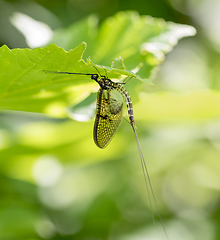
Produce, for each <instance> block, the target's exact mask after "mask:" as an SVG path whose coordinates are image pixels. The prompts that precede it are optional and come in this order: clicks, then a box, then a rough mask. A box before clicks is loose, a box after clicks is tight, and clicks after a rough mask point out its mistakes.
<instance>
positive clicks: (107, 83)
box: [45, 67, 169, 239]
mask: <svg viewBox="0 0 220 240" xmlns="http://www.w3.org/2000/svg"><path fill="white" fill-rule="evenodd" d="M94 68H95V67H94ZM95 69H96V68H95ZM96 70H97V72H98V73H99V71H98V69H96ZM45 72H48V73H59V74H77V75H89V76H90V77H91V79H92V80H95V81H96V82H97V83H98V84H99V86H100V89H99V91H98V96H97V109H96V118H95V124H94V130H93V138H94V142H95V144H96V145H97V146H98V147H99V148H105V147H106V146H107V145H108V144H109V143H110V141H111V140H112V138H113V137H114V135H115V133H116V132H117V130H118V128H119V126H120V124H121V121H122V118H123V97H124V99H125V102H126V104H127V109H128V115H129V121H130V125H131V127H132V129H133V131H134V134H135V138H136V141H137V146H138V151H139V156H140V159H141V166H142V170H143V173H144V179H145V184H146V188H147V192H148V196H149V201H150V205H151V210H152V203H151V197H150V193H151V195H152V197H153V202H154V203H155V205H156V209H157V213H158V216H159V218H160V221H161V224H162V226H163V229H164V232H165V234H166V237H167V239H169V238H168V235H167V233H166V229H165V226H164V223H163V220H162V218H161V215H160V212H159V208H158V205H157V201H156V198H155V195H154V191H153V187H152V184H151V181H150V176H149V173H148V170H147V165H146V162H145V160H144V156H143V153H142V150H141V146H140V142H139V139H138V136H137V133H136V130H135V128H136V125H135V121H134V117H133V106H132V102H131V98H130V96H129V94H128V92H127V91H126V90H125V89H124V87H123V84H124V83H116V82H113V81H112V80H111V79H109V78H108V77H107V75H106V76H102V75H101V74H100V73H99V74H95V73H94V74H93V73H88V74H87V73H71V72H51V71H45ZM152 217H153V214H152ZM153 219H154V217H153Z"/></svg>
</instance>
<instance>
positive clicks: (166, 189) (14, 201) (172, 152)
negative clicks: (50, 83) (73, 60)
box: [0, 0, 220, 240]
mask: <svg viewBox="0 0 220 240" xmlns="http://www.w3.org/2000/svg"><path fill="white" fill-rule="evenodd" d="M122 10H136V11H138V12H139V13H140V14H142V15H151V16H153V17H159V18H163V19H165V20H166V21H173V22H176V23H183V24H189V25H192V26H194V27H195V28H196V29H197V35H196V36H195V37H191V38H186V39H183V40H181V41H180V42H179V44H178V45H177V46H176V47H175V48H174V50H173V51H172V52H171V53H169V54H168V55H167V57H166V60H165V61H164V62H163V64H162V65H161V68H160V71H159V72H158V74H157V76H156V78H155V79H154V84H155V87H154V88H150V87H149V86H147V85H144V84H142V85H141V87H140V86H139V88H138V89H137V90H136V94H137V95H138V97H139V98H138V97H137V96H133V98H132V99H134V102H135V104H134V114H135V109H137V110H136V113H137V114H136V115H135V117H136V125H137V127H138V128H137V132H138V135H139V138H140V142H141V145H142V149H143V155H144V156H145V159H146V162H147V165H148V169H149V172H150V176H151V181H152V185H153V188H154V192H155V195H156V199H157V202H158V205H159V209H160V213H161V215H162V218H163V220H164V223H165V226H166V229H167V232H168V235H169V238H170V240H172V239H175V240H183V239H184V240H185V239H187V240H197V239H198V240H207V239H208V240H212V239H213V240H218V239H220V227H219V226H220V216H219V213H220V204H219V188H220V174H219V173H220V122H219V116H220V108H219V107H218V99H219V98H218V94H219V88H220V67H219V63H220V57H219V53H220V40H219V39H220V15H219V12H220V2H219V1H218V0H211V1H210V0H136V1H132V0H126V1H125V0H102V1H101V0H68V1H67V0H53V1H48V0H39V1H16V0H9V1H2V0H1V1H0V43H1V45H2V44H6V45H7V46H8V47H10V48H23V47H31V48H34V47H38V46H43V45H45V44H47V42H43V41H42V39H41V38H38V37H39V36H40V34H41V33H40V32H39V33H38V32H36V36H35V38H36V41H33V39H28V38H27V37H26V38H25V36H27V35H28V34H27V32H28V31H31V30H30V29H29V30H26V31H27V32H26V33H23V34H22V32H21V29H20V31H19V26H20V25H19V24H18V22H19V21H16V20H18V17H19V16H23V17H26V18H27V17H30V18H31V19H32V20H33V19H34V20H36V21H40V22H42V23H45V24H47V28H48V29H49V30H48V31H47V32H46V33H45V34H44V37H45V35H46V34H48V38H46V37H45V38H46V39H47V41H49V39H50V37H51V35H52V34H53V31H55V36H56V34H58V35H59V31H60V32H62V30H63V29H65V28H67V27H68V26H70V25H71V24H72V23H74V22H77V21H80V20H83V19H84V18H85V17H88V16H89V15H90V14H97V16H98V17H99V19H100V22H102V21H104V20H105V19H106V18H107V17H109V16H112V15H113V14H115V13H116V12H118V11H122ZM22 14H25V15H22ZM20 19H21V18H20ZM29 20H30V19H29ZM30 21H31V20H30ZM79 26H80V24H79ZM50 34H51V35H50ZM90 34H93V33H90ZM45 38H43V39H45ZM79 43H80V42H79ZM79 43H78V42H76V46H77V45H78V44H79ZM58 45H59V44H58ZM66 50H68V49H66ZM112 60H113V59H111V60H109V64H110V63H111V61H112ZM129 84H130V82H129V83H128V84H127V85H126V88H127V89H129ZM130 88H131V87H130ZM140 90H141V92H140ZM145 93H147V95H146V94H145ZM148 96H150V98H148ZM131 97H132V95H131ZM145 107H146V108H145ZM213 109H214V110H213ZM92 131H93V120H91V121H88V122H77V121H73V120H69V119H61V118H60V119H59V118H50V117H47V116H45V115H41V114H33V113H32V114H30V113H22V112H12V111H7V112H1V113H0V196H1V197H0V239H3V240H8V239H10V240H17V239H22V240H23V239H30V240H37V239H76V240H81V239H83V240H101V239H108V240H113V239H114V240H117V239H118V240H127V239H128V240H130V239H132V240H133V239H135V240H141V239H149V240H156V239H166V237H165V235H164V232H163V229H162V228H161V224H160V222H159V220H158V219H157V213H156V210H155V209H154V208H153V212H154V215H155V216H156V220H155V221H156V223H157V224H156V225H155V224H154V223H153V221H152V217H151V210H150V206H149V200H148V196H147V193H146V189H145V185H144V178H143V173H142V170H141V165H140V160H139V155H138V149H137V146H136V142H135V138H134V134H133V132H132V129H131V128H130V126H129V125H128V124H127V123H126V121H123V122H122V124H121V127H120V129H119V131H118V132H117V134H116V135H115V137H114V139H113V140H112V142H111V144H110V145H109V146H108V147H107V148H106V149H104V150H101V149H98V148H97V147H96V146H95V145H94V143H93V139H92Z"/></svg>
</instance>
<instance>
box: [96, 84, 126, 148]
mask: <svg viewBox="0 0 220 240" xmlns="http://www.w3.org/2000/svg"><path fill="white" fill-rule="evenodd" d="M122 117H123V98H122V95H121V94H120V93H119V92H118V91H117V90H115V89H102V88H100V89H99V92H98V97H97V110H96V119H95V124H94V131H93V137H94V142H95V144H96V145H97V146H98V147H100V148H105V147H106V146H107V145H108V144H109V143H110V141H111V140H112V138H113V137H114V135H115V133H116V132H117V130H118V128H119V126H120V124H121V121H122Z"/></svg>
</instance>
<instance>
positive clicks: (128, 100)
mask: <svg viewBox="0 0 220 240" xmlns="http://www.w3.org/2000/svg"><path fill="white" fill-rule="evenodd" d="M116 90H117V91H119V92H120V93H121V94H122V95H123V97H124V99H125V102H126V105H127V109H128V116H129V120H130V123H131V125H134V126H135V127H136V125H135V121H134V116H133V105H132V101H131V97H130V95H129V94H128V92H127V91H126V90H125V89H124V88H123V87H122V85H121V84H117V87H116Z"/></svg>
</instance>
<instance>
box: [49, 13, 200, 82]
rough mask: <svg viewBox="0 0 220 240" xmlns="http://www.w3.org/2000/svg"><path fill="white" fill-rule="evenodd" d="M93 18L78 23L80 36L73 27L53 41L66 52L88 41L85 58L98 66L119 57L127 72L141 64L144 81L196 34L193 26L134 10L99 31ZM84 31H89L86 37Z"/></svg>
mask: <svg viewBox="0 0 220 240" xmlns="http://www.w3.org/2000/svg"><path fill="white" fill-rule="evenodd" d="M94 18H95V17H94V16H91V17H89V18H87V19H85V20H83V21H81V22H80V23H79V25H80V33H79V32H77V34H76V32H75V30H74V34H73V33H72V31H73V29H75V28H74V26H75V24H74V25H72V26H70V27H69V28H67V29H64V30H63V31H59V33H58V34H56V37H55V38H54V39H53V40H52V42H53V43H57V44H59V46H61V47H63V48H64V49H66V50H69V49H72V48H74V47H75V43H76V42H77V41H78V42H82V41H86V42H87V43H88V42H89V43H90V44H88V48H87V50H86V52H85V55H84V56H85V57H91V59H92V61H93V62H95V63H96V64H101V65H105V66H109V65H110V63H111V62H112V61H113V59H115V58H118V57H119V56H121V57H122V58H123V60H124V64H125V66H126V68H127V69H128V70H131V69H135V68H136V67H137V66H139V64H140V63H142V65H143V67H142V68H141V69H140V72H139V75H140V76H141V77H140V78H142V79H144V78H149V77H150V76H151V72H152V71H153V69H154V68H155V67H156V66H158V65H159V64H161V63H162V62H163V61H164V59H165V54H166V53H168V52H170V51H171V50H172V49H173V47H174V46H175V45H176V44H177V43H178V40H179V39H181V38H183V37H187V36H193V35H195V33H196V30H195V28H193V27H191V26H187V25H182V24H176V23H172V22H165V21H164V20H163V19H158V18H153V17H151V16H140V15H139V14H138V13H137V12H134V11H130V12H118V13H117V14H115V15H114V16H113V17H110V18H108V19H107V20H105V21H104V22H103V23H102V24H101V26H100V28H99V29H98V31H97V27H98V24H97V23H98V22H97V19H95V20H94ZM91 22H92V24H91ZM85 29H87V30H88V31H87V34H85V32H86V31H85ZM71 33H72V34H71ZM89 33H90V34H89Z"/></svg>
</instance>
